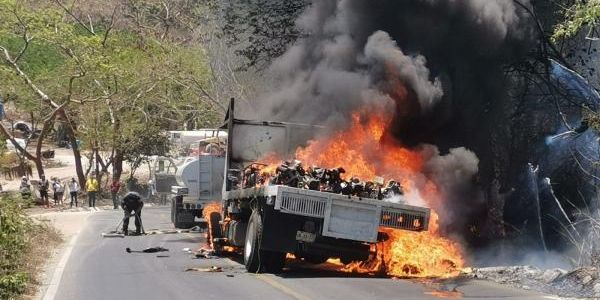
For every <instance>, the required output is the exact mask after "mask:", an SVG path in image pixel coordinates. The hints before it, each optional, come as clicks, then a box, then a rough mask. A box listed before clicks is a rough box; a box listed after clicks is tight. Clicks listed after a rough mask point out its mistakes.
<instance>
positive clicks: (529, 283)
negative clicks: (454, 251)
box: [463, 266, 600, 298]
mask: <svg viewBox="0 0 600 300" xmlns="http://www.w3.org/2000/svg"><path fill="white" fill-rule="evenodd" d="M463 274H464V275H465V276H466V277H468V278H476V279H485V280H490V281H493V282H496V283H500V284H506V285H510V286H514V287H518V288H522V289H534V290H538V291H541V292H545V293H551V294H555V295H558V296H561V297H577V298H579V297H583V298H597V297H600V268H598V267H583V268H579V269H575V270H573V271H565V270H563V269H558V268H556V269H548V270H540V269H538V268H535V267H532V266H509V267H489V268H472V269H471V268H468V269H465V270H463Z"/></svg>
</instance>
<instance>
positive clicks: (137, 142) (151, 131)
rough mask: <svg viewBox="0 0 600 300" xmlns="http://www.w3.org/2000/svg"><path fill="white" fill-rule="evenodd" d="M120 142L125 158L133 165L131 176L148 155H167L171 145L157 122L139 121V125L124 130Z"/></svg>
mask: <svg viewBox="0 0 600 300" xmlns="http://www.w3.org/2000/svg"><path fill="white" fill-rule="evenodd" d="M118 142H119V144H120V145H119V148H120V149H122V151H123V156H124V158H125V159H126V160H127V161H128V162H129V165H130V166H131V170H132V172H131V176H133V174H134V172H135V170H136V169H137V168H139V167H140V165H141V164H142V163H143V162H146V161H147V160H148V157H150V156H154V155H159V156H166V155H167V154H168V152H169V149H170V147H171V144H170V141H169V138H168V137H167V135H166V134H165V133H164V131H162V130H161V129H160V126H158V125H156V124H144V123H138V126H136V127H130V128H128V130H127V131H126V132H123V134H122V136H121V137H120V138H119V141H118Z"/></svg>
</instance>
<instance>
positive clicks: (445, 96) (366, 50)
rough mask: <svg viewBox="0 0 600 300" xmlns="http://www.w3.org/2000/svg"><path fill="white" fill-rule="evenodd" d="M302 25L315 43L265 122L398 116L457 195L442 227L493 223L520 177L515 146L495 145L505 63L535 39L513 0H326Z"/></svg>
mask: <svg viewBox="0 0 600 300" xmlns="http://www.w3.org/2000/svg"><path fill="white" fill-rule="evenodd" d="M524 3H525V4H527V1H524ZM297 25H298V27H299V28H300V31H302V32H304V33H306V34H307V37H306V38H304V39H301V40H299V41H297V42H296V43H295V44H294V45H292V46H291V47H290V48H289V50H288V51H287V52H286V53H285V54H284V55H283V56H281V57H280V58H278V59H277V60H276V61H275V62H274V63H273V65H272V67H271V70H270V71H271V72H272V74H273V77H274V78H276V82H275V83H274V84H273V88H272V89H271V92H270V93H269V94H268V95H267V96H266V97H263V102H262V104H263V105H264V107H263V108H262V109H259V110H258V111H262V112H263V113H264V115H262V116H260V117H262V118H263V119H277V120H282V121H291V122H302V123H312V124H323V125H327V126H328V127H330V128H334V129H341V128H344V127H345V126H347V125H348V123H349V121H350V120H351V117H350V116H351V114H352V113H353V112H356V111H357V110H361V111H362V112H365V110H366V112H365V113H382V112H390V111H391V112H395V113H394V126H393V128H391V134H393V135H394V136H395V137H396V138H397V139H398V140H399V141H400V142H401V143H403V144H405V145H407V146H411V147H418V148H419V149H426V150H423V151H432V152H433V153H434V154H433V155H432V156H431V159H430V161H429V162H428V163H427V168H426V170H424V172H425V174H424V175H425V176H427V177H428V178H430V179H432V180H433V181H435V182H436V183H437V184H439V185H440V187H441V189H442V190H443V191H444V193H445V195H444V196H445V197H446V200H445V203H444V207H440V208H438V210H439V211H440V212H441V214H442V221H443V222H445V224H442V225H445V226H446V227H447V229H448V230H449V231H452V232H459V233H460V232H464V231H465V228H466V227H467V226H468V225H469V224H472V223H476V224H478V225H479V226H481V227H483V226H485V222H486V220H485V218H486V217H487V212H486V204H487V203H486V199H485V198H484V197H483V196H482V195H483V194H486V193H487V191H486V189H488V185H489V184H490V183H491V182H493V181H500V182H503V179H505V178H506V177H507V176H508V175H507V174H506V172H505V170H503V169H502V164H504V163H505V162H506V160H507V157H506V155H507V154H506V153H508V152H509V150H508V149H503V148H502V147H498V145H495V144H494V143H493V141H494V140H495V139H496V140H502V139H503V138H504V136H505V135H506V132H504V131H503V130H502V129H497V128H496V127H497V125H498V124H502V122H504V118H505V116H504V113H503V112H504V111H506V110H505V106H506V105H509V104H508V102H507V101H505V99H506V98H507V91H506V90H507V88H506V82H505V79H504V73H503V70H502V66H503V65H504V64H506V63H509V62H511V61H512V60H516V59H518V58H519V57H520V56H521V55H523V54H524V53H526V52H527V50H528V48H529V47H530V46H531V44H532V43H530V39H533V37H532V35H533V34H532V33H533V30H532V26H530V24H529V22H528V21H527V18H526V16H525V15H524V12H522V11H521V10H519V9H518V8H517V6H516V5H515V4H514V3H513V1H512V0H464V1H458V0H404V1H398V0H387V1H368V0H345V1H335V0H323V1H315V2H314V3H313V4H312V5H311V6H309V8H308V9H307V10H306V12H305V13H304V14H302V16H301V17H300V18H299V20H298V22H297ZM398 83H402V84H398ZM399 86H400V87H402V88H398V87H399ZM427 144H429V145H434V146H435V147H431V146H424V145H427ZM463 147H465V148H463ZM432 148H433V150H431V149H432ZM438 149H439V150H438ZM475 181H478V183H479V187H480V188H481V189H483V190H479V189H478V188H476V187H475V185H474V182H475ZM458 216H460V218H457V217H458Z"/></svg>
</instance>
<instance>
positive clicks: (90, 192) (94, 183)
mask: <svg viewBox="0 0 600 300" xmlns="http://www.w3.org/2000/svg"><path fill="white" fill-rule="evenodd" d="M99 189H100V185H99V184H98V180H96V178H95V177H94V174H92V175H90V177H88V179H87V181H86V182H85V190H86V191H87V196H88V205H89V207H96V196H97V194H98V190H99Z"/></svg>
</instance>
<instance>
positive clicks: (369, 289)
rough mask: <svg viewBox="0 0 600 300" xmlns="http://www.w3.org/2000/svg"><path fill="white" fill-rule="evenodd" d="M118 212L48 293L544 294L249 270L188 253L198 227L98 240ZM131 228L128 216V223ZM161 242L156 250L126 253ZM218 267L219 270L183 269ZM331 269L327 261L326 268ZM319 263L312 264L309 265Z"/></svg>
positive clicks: (89, 235)
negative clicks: (187, 230)
mask: <svg viewBox="0 0 600 300" xmlns="http://www.w3.org/2000/svg"><path fill="white" fill-rule="evenodd" d="M121 216H122V213H121V211H99V212H96V213H93V214H92V215H91V216H90V217H89V218H88V219H87V221H86V222H85V223H84V224H82V226H83V228H82V230H81V232H80V234H79V236H78V237H77V240H76V243H75V244H74V245H73V247H72V251H71V252H70V255H69V257H68V259H67V258H64V259H63V260H65V261H66V265H64V271H63V272H62V276H61V277H60V281H58V282H59V283H58V286H57V289H56V295H55V297H54V299H57V300H68V299H78V300H79V299H145V300H153V299H228V300H231V299H260V300H265V299H302V300H304V299H343V300H347V299H399V298H402V299H438V298H471V299H500V298H501V299H544V298H546V297H545V296H543V295H540V294H537V293H533V292H530V291H524V290H517V289H512V288H509V287H505V286H500V285H496V284H493V283H489V282H484V281H474V280H462V279H461V280H449V281H444V282H436V281H431V280H394V279H390V278H376V277H369V276H357V275H351V274H347V273H342V272H336V271H332V270H328V269H331V268H328V266H326V265H325V266H317V267H315V266H307V265H294V266H292V267H291V268H289V269H286V270H285V271H284V272H283V273H282V274H279V275H271V274H258V275H257V274H248V273H246V272H245V269H244V267H243V265H241V264H240V263H239V262H238V261H239V260H240V259H241V258H240V257H239V256H232V257H224V258H216V259H193V258H192V257H191V254H189V253H186V252H184V251H182V249H183V248H192V249H197V248H199V247H200V246H201V245H203V243H204V234H202V233H177V234H157V235H146V236H140V237H125V238H103V237H101V233H102V232H108V231H110V230H114V228H115V226H116V225H117V223H118V222H119V218H120V217H121ZM142 216H143V221H144V226H145V228H146V231H149V230H150V229H172V228H173V226H172V225H171V223H170V215H169V209H168V208H164V207H161V208H156V207H155V208H145V209H144V211H143V213H142ZM131 227H133V219H132V221H131V222H130V228H131ZM156 246H161V247H164V248H167V249H169V251H168V252H161V253H126V251H125V248H127V247H129V248H131V249H132V250H142V249H145V248H148V247H156ZM212 266H216V267H221V268H222V270H223V272H204V271H189V272H185V270H186V269H188V268H200V269H207V268H210V267H212ZM329 267H332V266H329ZM315 268H318V269H315Z"/></svg>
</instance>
